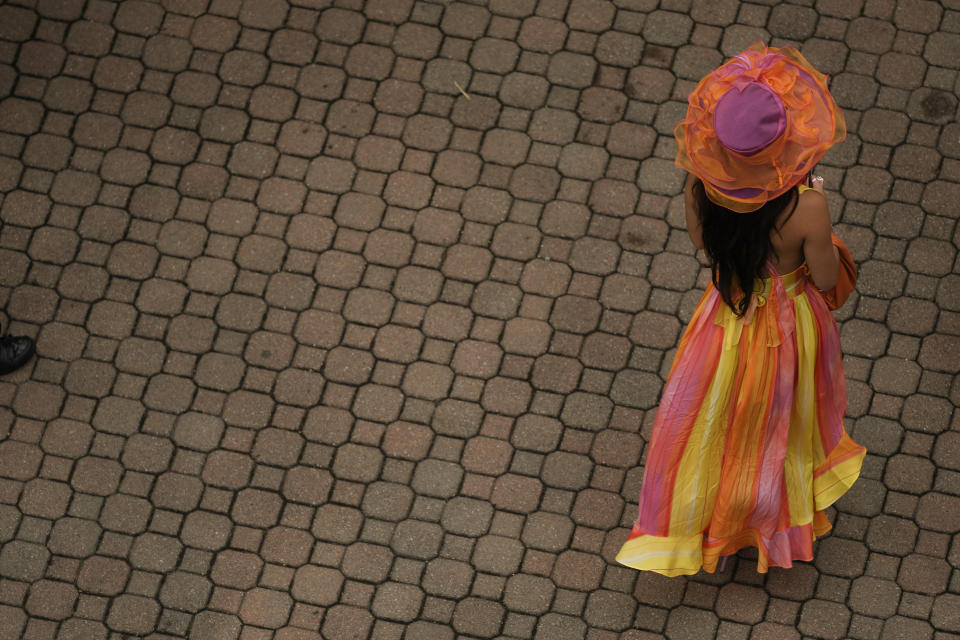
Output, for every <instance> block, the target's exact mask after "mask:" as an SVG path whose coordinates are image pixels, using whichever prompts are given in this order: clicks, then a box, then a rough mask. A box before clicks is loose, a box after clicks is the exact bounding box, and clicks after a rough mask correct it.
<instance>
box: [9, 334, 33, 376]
mask: <svg viewBox="0 0 960 640" xmlns="http://www.w3.org/2000/svg"><path fill="white" fill-rule="evenodd" d="M36 350H37V345H36V344H34V342H33V340H31V339H30V338H27V337H25V336H4V337H2V338H0V375H3V374H5V373H10V372H12V371H16V370H17V369H19V368H20V367H22V366H23V365H25V364H27V362H28V361H29V360H30V358H32V357H33V354H34V352H35V351H36Z"/></svg>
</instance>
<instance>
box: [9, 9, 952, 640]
mask: <svg viewBox="0 0 960 640" xmlns="http://www.w3.org/2000/svg"><path fill="white" fill-rule="evenodd" d="M756 40H764V41H766V42H769V43H770V44H772V45H775V46H781V45H786V44H793V45H795V46H798V47H799V48H800V50H801V51H803V52H804V53H805V54H806V55H807V56H808V57H809V58H810V59H811V61H812V62H813V63H814V64H815V65H816V66H817V67H818V68H820V69H821V70H823V71H825V72H827V73H829V74H830V75H831V76H832V81H831V82H832V89H833V91H834V93H835V96H836V98H837V100H838V102H839V103H840V105H841V106H842V107H843V108H844V109H845V111H846V115H847V123H848V127H849V134H848V137H847V140H846V141H845V142H844V143H843V144H841V145H838V146H837V147H836V148H835V149H833V150H832V151H831V152H830V153H829V154H828V156H827V158H826V159H825V160H824V162H823V163H822V166H821V168H820V172H821V173H822V174H823V175H824V176H825V178H826V184H827V187H828V193H829V199H830V203H831V208H832V213H833V215H834V219H835V222H837V223H838V224H837V226H836V228H837V231H838V233H839V234H840V235H841V236H842V237H843V238H844V239H845V240H846V241H847V243H848V244H849V245H850V247H851V249H852V251H853V253H854V255H855V257H856V259H857V260H858V262H859V263H860V268H861V280H860V285H859V292H858V294H856V295H854V296H853V297H852V299H851V301H850V302H848V303H847V305H846V306H845V307H844V308H843V309H840V310H839V311H838V312H837V314H836V315H837V318H838V320H839V321H840V323H841V335H842V341H843V348H844V353H845V366H846V373H847V378H848V394H849V401H850V403H849V404H850V406H849V409H848V426H849V428H850V429H851V431H852V433H853V435H854V437H855V438H856V439H857V440H858V441H859V442H861V443H863V444H864V445H866V446H867V448H868V450H869V453H868V456H867V459H866V461H865V464H864V470H863V477H862V478H861V480H860V481H859V482H858V483H857V485H856V486H855V487H854V489H853V490H852V491H851V492H850V493H849V494H848V495H847V496H845V497H844V498H843V499H842V500H841V501H840V502H839V503H838V504H837V505H836V507H835V508H833V509H831V510H830V517H831V519H832V520H833V521H834V523H835V529H834V531H833V532H832V533H831V534H830V535H829V537H827V538H826V539H824V540H822V541H819V542H818V543H817V545H816V548H815V561H814V562H812V563H798V565H797V566H796V567H794V568H793V569H790V570H783V569H774V570H772V571H771V572H770V573H769V574H766V575H757V574H756V573H755V572H754V571H753V569H752V567H751V564H752V562H753V560H752V557H753V556H752V555H751V552H750V551H744V552H742V553H741V554H740V558H739V559H736V560H734V561H733V562H732V563H731V564H730V566H728V567H727V568H726V570H725V571H724V572H721V573H718V574H716V575H705V574H704V575H699V576H694V577H690V578H675V579H666V578H662V577H660V576H657V575H651V574H638V573H636V572H634V571H631V570H628V569H626V568H623V567H621V566H618V565H616V564H615V563H614V562H613V556H614V554H615V552H616V550H617V549H618V547H619V545H620V544H621V543H622V542H623V540H624V539H625V538H626V535H627V533H628V529H629V527H630V525H631V524H632V520H633V517H634V514H635V503H634V502H633V501H634V500H635V499H636V497H637V494H638V486H639V481H640V477H641V473H642V467H641V466H640V465H641V461H642V453H643V449H644V444H645V442H646V438H647V437H648V435H649V426H650V424H651V422H652V418H653V412H654V411H655V407H656V404H657V400H658V396H659V393H660V391H661V389H662V385H663V380H664V378H665V376H666V373H667V371H668V370H669V363H670V360H671V357H672V354H673V348H674V347H675V346H676V342H677V340H678V337H679V335H680V331H681V329H682V327H683V324H684V322H686V321H687V320H688V319H689V318H690V315H691V314H692V311H693V305H694V304H695V303H696V300H697V298H698V296H699V294H700V292H701V291H702V288H703V287H704V286H705V284H706V282H707V274H706V272H705V270H704V268H703V266H702V265H703V263H702V261H701V260H700V259H699V257H698V256H697V255H696V254H695V252H694V249H693V247H692V245H691V244H690V242H689V240H688V239H687V237H686V233H685V230H684V224H685V223H684V220H683V213H682V210H683V203H682V197H680V195H679V194H680V189H681V186H682V179H683V177H682V174H681V173H680V172H679V171H678V170H676V169H675V168H674V167H673V165H672V159H673V155H674V149H675V147H674V143H673V140H672V134H671V131H672V127H673V125H674V123H675V122H676V120H677V119H678V118H679V117H681V116H682V114H683V111H684V101H685V99H686V95H687V93H688V92H689V91H690V90H691V89H692V87H693V86H694V83H695V82H696V81H697V80H698V79H699V78H700V77H701V76H702V75H703V74H704V73H706V72H708V71H709V70H710V69H711V68H713V67H715V66H716V65H717V64H719V63H720V62H722V60H723V59H724V57H725V56H730V55H733V54H736V53H737V52H739V51H740V50H741V49H742V48H744V47H745V46H747V45H749V44H750V43H751V42H753V41H756ZM958 47H960V3H957V2H956V0H944V1H943V2H930V1H926V0H900V1H898V2H891V1H886V0H866V1H863V0H858V1H849V2H840V1H834V0H830V1H825V0H820V1H817V2H812V1H804V2H801V1H798V2H791V3H776V2H767V1H760V0H757V2H755V3H746V2H744V3H740V2H734V1H732V0H660V1H657V0H470V1H461V0H366V1H364V0H162V1H154V0H125V1H124V2H111V1H107V0H67V1H62V2H54V1H48V0H7V1H6V2H0V216H2V221H3V227H2V229H0V302H2V304H3V307H4V315H5V318H4V328H5V329H9V331H11V332H12V333H22V334H28V335H31V336H33V337H35V338H36V339H37V343H38V356H37V358H36V359H35V360H34V361H33V362H32V363H30V365H29V366H28V367H26V368H25V369H24V370H22V371H20V372H17V373H15V374H12V375H10V376H7V377H5V378H4V379H3V380H2V381H0V397H2V402H0V637H2V638H4V639H6V638H10V639H13V638H24V639H29V640H41V639H48V638H49V639H63V640H67V639H76V640H80V639H83V640H120V639H121V638H132V637H143V638H151V639H152V640H169V639H174V638H185V639H189V640H313V639H318V638H324V639H327V640H365V639H367V638H370V639H375V640H448V639H449V640H452V639H453V638H514V639H529V640H646V639H649V638H659V637H667V638H669V639H670V640H694V639H699V638H714V637H716V638H724V639H734V638H737V639H747V638H752V639H754V640H756V639H766V638H771V639H772V638H777V639H784V638H798V639H799V638H801V637H803V638H838V639H839V638H855V639H864V640H866V639H874V638H881V639H895V638H906V639H910V640H923V639H935V640H947V639H948V638H958V637H960V635H957V634H960V617H958V615H957V611H958V607H960V537H958V532H960V462H958V460H960V435H958V432H960V410H958V405H960V378H958V377H957V373H958V370H960V337H958V336H960V315H958V313H960V258H958V248H960V226H958V224H957V210H958V209H957V202H958V201H960V142H958V136H960V127H958V125H957V124H956V123H955V121H956V119H957V116H958V100H957V94H958V92H960V78H958V70H960V65H958V63H957V60H958V58H957V56H956V51H957V48H958Z"/></svg>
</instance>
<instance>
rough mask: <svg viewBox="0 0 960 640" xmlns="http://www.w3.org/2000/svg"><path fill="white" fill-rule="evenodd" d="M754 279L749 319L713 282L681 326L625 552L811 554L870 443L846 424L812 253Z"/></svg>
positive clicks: (646, 565)
mask: <svg viewBox="0 0 960 640" xmlns="http://www.w3.org/2000/svg"><path fill="white" fill-rule="evenodd" d="M771 273H774V272H773V270H772V268H771ZM755 291H756V292H757V293H756V295H755V296H754V300H755V304H753V305H752V307H753V308H752V309H750V310H749V311H748V312H747V314H746V315H745V316H744V318H742V319H741V318H738V317H737V316H736V315H734V313H733V311H732V310H731V309H730V307H728V306H727V305H726V304H725V303H724V302H723V300H722V299H721V298H720V295H719V293H718V292H717V291H716V290H715V289H714V288H713V286H710V287H709V288H708V289H707V291H706V292H705V293H704V295H703V298H702V299H701V300H700V303H699V304H698V306H697V309H696V311H695V312H694V315H693V318H692V319H691V321H690V324H689V325H688V327H687V329H686V331H685V332H684V334H683V337H682V338H681V340H680V345H679V348H678V350H677V353H676V356H675V358H674V362H673V367H672V368H671V371H670V376H669V378H668V380H667V384H666V386H665V388H664V392H663V397H662V399H661V402H660V408H659V410H658V412H657V417H656V420H655V421H654V426H653V432H652V436H651V440H650V444H649V446H648V450H647V459H646V468H645V469H644V475H643V484H642V487H641V490H640V504H639V515H638V517H637V520H636V523H635V524H634V527H633V530H632V531H631V533H630V537H629V538H628V539H627V541H626V543H625V544H624V545H623V547H622V548H621V550H620V552H619V554H618V555H617V561H618V562H620V563H622V564H624V565H627V566H629V567H633V568H635V569H643V570H648V571H655V572H657V573H661V574H663V575H667V576H677V575H684V574H693V573H697V572H698V571H700V569H701V568H703V569H704V570H706V571H708V572H713V571H714V570H715V569H716V566H717V560H718V558H719V557H720V556H724V555H729V554H732V553H735V552H736V551H737V550H738V549H740V548H742V547H746V546H755V547H757V549H758V558H757V571H760V572H765V571H767V567H769V566H771V565H773V566H779V567H790V566H792V564H793V561H794V560H812V559H813V541H814V539H815V538H816V537H817V536H821V535H823V534H824V533H826V532H827V531H829V530H830V526H831V525H830V523H829V521H828V520H827V518H826V516H825V515H824V514H823V510H824V509H825V508H826V507H828V506H829V505H831V504H832V503H833V502H835V501H836V500H837V499H838V498H840V496H842V495H843V494H844V493H845V492H846V491H847V489H849V488H850V487H851V486H852V485H853V483H854V481H855V480H856V479H857V477H858V476H859V474H860V466H861V464H862V462H863V456H864V454H865V450H864V448H863V447H861V446H859V445H858V444H856V443H855V442H853V440H851V439H850V437H849V436H848V435H847V433H846V432H845V430H844V427H843V416H844V413H845V411H846V405H847V398H846V383H845V381H844V377H843V367H842V362H841V357H842V356H841V352H840V336H839V332H838V330H837V325H836V322H835V321H834V319H833V316H832V315H831V314H830V311H829V310H828V309H827V306H826V304H825V303H824V301H823V298H822V297H821V295H820V293H819V292H817V291H816V289H815V288H814V287H813V286H812V284H810V283H809V282H808V278H807V276H806V269H805V267H801V268H800V269H797V270H796V271H794V272H793V273H790V274H787V275H783V276H780V275H773V276H771V277H770V278H767V279H764V280H762V281H758V282H757V284H756V286H755Z"/></svg>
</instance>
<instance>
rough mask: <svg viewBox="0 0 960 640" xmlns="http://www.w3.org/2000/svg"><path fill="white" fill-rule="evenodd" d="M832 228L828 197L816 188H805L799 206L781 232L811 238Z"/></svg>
mask: <svg viewBox="0 0 960 640" xmlns="http://www.w3.org/2000/svg"><path fill="white" fill-rule="evenodd" d="M824 229H827V230H829V229H830V208H829V206H828V205H827V199H826V198H825V197H824V195H823V194H822V193H820V192H819V191H816V190H815V189H805V190H804V191H803V192H802V193H801V194H800V197H799V198H798V199H797V207H796V209H795V210H794V212H793V214H792V215H790V217H789V218H788V219H787V221H786V222H785V223H784V225H783V229H782V230H781V232H782V233H783V234H785V235H790V236H795V237H798V239H801V240H802V239H805V238H809V237H810V236H812V235H818V234H821V233H823V231H824Z"/></svg>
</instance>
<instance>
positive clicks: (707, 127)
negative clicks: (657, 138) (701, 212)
mask: <svg viewBox="0 0 960 640" xmlns="http://www.w3.org/2000/svg"><path fill="white" fill-rule="evenodd" d="M688 102H689V105H688V107H687V116H686V117H685V118H684V119H683V120H681V121H680V122H678V123H677V126H676V127H675V128H674V135H675V136H676V138H677V166H678V167H680V168H681V169H685V170H687V171H689V172H690V173H693V174H694V175H696V176H697V177H698V178H700V179H701V180H703V183H704V187H705V190H706V193H707V197H709V198H710V199H711V200H712V201H713V202H715V203H717V204H719V205H721V206H723V207H726V208H728V209H732V210H733V211H739V212H743V213H746V212H749V211H756V210H757V209H759V208H760V207H762V206H763V204H764V203H765V202H767V201H768V200H772V199H773V198H776V197H777V196H779V195H782V194H783V193H785V192H786V191H787V190H789V189H791V188H793V187H794V186H795V185H796V184H797V183H799V182H800V181H801V180H803V178H804V177H805V176H806V175H807V174H808V173H810V171H811V170H813V168H814V166H815V165H816V164H817V163H818V162H819V161H820V160H821V159H822V158H823V156H824V154H826V152H827V150H828V149H829V148H830V147H831V146H832V145H833V144H835V143H837V142H839V141H841V140H843V138H844V137H845V136H846V133H847V127H846V124H845V122H844V120H843V112H842V111H840V109H839V107H837V103H836V102H835V101H834V99H833V96H831V95H830V92H829V91H828V90H827V77H826V76H825V75H823V74H822V73H820V72H819V71H817V70H816V69H814V68H813V65H811V64H810V63H809V62H807V60H806V58H804V57H803V56H802V55H800V52H799V51H797V50H796V49H794V48H793V47H783V48H776V47H767V46H766V45H764V44H763V43H761V42H758V43H756V44H754V45H752V46H750V48H748V49H747V50H746V51H744V52H743V53H741V54H740V55H738V56H736V57H735V58H733V59H731V60H729V61H727V62H725V63H724V64H723V65H722V66H720V67H719V68H717V69H715V70H714V71H712V72H710V73H709V74H707V76H706V77H705V78H703V79H702V80H701V81H700V83H699V84H697V87H696V89H694V90H693V92H692V93H691V94H690V97H689V100H688Z"/></svg>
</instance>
